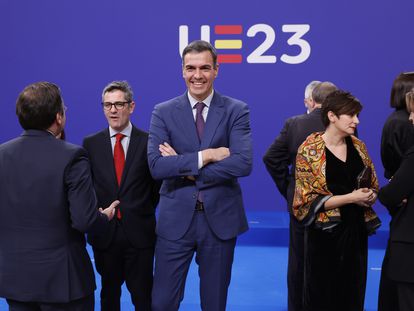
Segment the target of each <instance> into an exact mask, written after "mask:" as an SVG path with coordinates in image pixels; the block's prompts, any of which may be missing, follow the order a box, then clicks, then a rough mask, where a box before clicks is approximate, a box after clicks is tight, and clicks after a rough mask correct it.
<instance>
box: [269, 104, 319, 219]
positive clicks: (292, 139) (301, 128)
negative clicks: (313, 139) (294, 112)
mask: <svg viewBox="0 0 414 311" xmlns="http://www.w3.org/2000/svg"><path fill="white" fill-rule="evenodd" d="M324 130H325V127H324V126H323V123H322V118H321V109H315V110H313V111H312V112H311V113H309V114H302V115H298V116H294V117H291V118H289V119H287V120H286V122H285V125H284V126H283V129H282V130H281V131H280V134H279V136H278V137H276V139H275V141H274V142H273V144H272V145H271V146H270V147H269V149H268V150H267V151H266V153H265V155H264V157H263V162H264V163H265V165H266V168H267V170H268V172H269V174H270V176H272V178H273V181H274V182H275V183H276V186H277V188H278V190H279V192H280V193H281V194H282V195H283V196H284V197H285V199H286V200H287V203H288V209H289V211H290V210H291V207H292V202H293V195H294V192H295V162H296V154H297V152H298V148H299V146H300V145H301V144H302V143H303V142H304V141H305V139H306V137H308V136H309V135H310V134H311V133H314V132H320V131H324ZM289 167H290V170H289Z"/></svg>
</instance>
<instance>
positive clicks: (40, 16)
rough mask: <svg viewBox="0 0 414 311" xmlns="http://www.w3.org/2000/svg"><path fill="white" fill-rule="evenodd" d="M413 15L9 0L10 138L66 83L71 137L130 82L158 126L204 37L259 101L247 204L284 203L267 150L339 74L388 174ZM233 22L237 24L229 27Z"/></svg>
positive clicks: (1, 6) (130, 0)
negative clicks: (389, 133)
mask: <svg viewBox="0 0 414 311" xmlns="http://www.w3.org/2000/svg"><path fill="white" fill-rule="evenodd" d="M413 11H414V3H413V2H412V1H391V0H385V1H382V2H378V1H376V2H368V1H360V0H358V1H357V0H349V1H343V2H338V3H334V2H332V1H320V0H316V1H274V0H273V1H270V0H261V1H223V0H221V1H220V0H210V1H205V2H199V1H188V0H182V1H156V0H154V1H136V0H100V1H87V0H82V1H80V0H72V1H69V0H60V1H56V0H38V1H35V0H0V38H1V41H0V70H1V74H0V87H1V94H2V98H1V99H0V105H1V113H2V115H1V116H2V120H1V122H0V143H2V142H4V141H6V140H9V139H11V138H13V137H15V136H17V135H19V134H20V133H21V128H20V126H19V124H18V122H17V119H16V117H15V112H14V109H15V106H14V105H15V100H16V97H17V95H18V93H19V92H20V91H21V90H22V89H23V88H24V87H25V86H26V85H27V84H30V83H32V82H35V81H39V80H46V81H52V82H55V83H57V84H58V85H60V87H61V89H62V93H63V97H64V100H65V104H66V106H68V107H69V110H68V112H67V115H68V122H67V127H66V133H67V139H68V140H69V141H71V142H74V143H78V144H79V143H81V141H82V138H83V137H84V136H85V135H88V134H90V133H93V132H96V131H98V130H100V129H102V128H103V127H105V126H106V121H105V118H104V116H103V113H102V109H101V106H100V101H101V91H102V89H103V87H104V86H105V85H106V84H107V83H108V82H110V81H112V80H118V79H121V80H128V81H129V82H130V84H131V85H132V87H133V89H134V91H135V100H136V103H137V108H136V110H135V112H134V115H133V117H132V120H133V122H134V123H135V124H136V125H137V126H138V127H140V128H142V129H145V130H147V129H148V126H149V120H150V116H151V111H152V109H153V106H154V105H155V104H157V103H159V102H161V101H164V100H166V99H169V98H171V97H174V96H177V95H179V94H182V93H183V92H184V91H185V84H184V81H183V80H182V78H181V77H182V76H181V58H180V53H179V52H180V42H181V45H183V44H184V43H185V42H186V41H187V40H189V41H192V40H195V39H199V38H200V37H201V36H203V38H209V40H210V42H211V43H213V44H214V45H216V47H217V48H218V52H219V53H220V54H231V55H232V56H230V60H231V61H235V62H236V63H222V65H221V66H220V71H219V76H218V78H217V80H216V84H215V86H216V89H217V90H218V91H219V92H221V93H223V94H226V95H229V96H232V97H236V98H239V99H242V100H244V101H246V102H247V103H248V104H249V106H250V108H251V125H252V130H253V140H254V169H253V173H252V175H251V176H249V177H247V178H244V179H243V180H242V184H243V188H244V197H245V200H246V207H247V209H259V210H261V209H267V210H271V209H272V210H274V209H278V210H283V209H285V202H284V200H283V199H282V197H281V196H280V195H279V194H278V192H277V190H276V187H275V186H274V184H273V182H272V180H271V179H270V177H269V176H268V174H267V172H266V171H265V168H264V166H263V164H262V156H263V154H264V152H265V150H266V149H267V147H268V146H269V145H270V143H271V142H272V141H273V139H274V138H275V136H276V135H277V134H278V133H279V131H280V129H281V127H282V126H283V122H284V120H285V119H286V118H287V117H289V116H291V115H294V114H300V113H303V112H304V110H305V108H304V106H303V92H304V88H305V86H306V84H307V83H308V82H309V81H311V80H323V81H324V80H329V81H332V82H334V83H335V84H336V85H337V86H339V87H340V88H343V89H345V90H349V91H351V92H352V93H353V94H354V95H355V96H357V97H358V98H359V99H360V100H361V102H362V103H363V105H364V109H363V111H362V113H361V116H360V120H361V124H360V127H359V133H360V137H361V138H362V139H363V140H364V141H365V142H366V143H367V146H368V149H369V152H370V154H371V156H372V157H373V160H374V163H375V165H376V168H377V173H378V175H380V176H381V177H382V175H383V170H382V165H381V161H380V157H379V145H380V136H381V129H382V124H383V123H384V121H385V119H386V117H387V115H388V114H389V113H390V112H391V109H390V108H389V103H388V102H389V93H390V88H391V85H392V81H393V79H394V78H395V76H396V75H397V74H399V73H400V72H402V71H409V70H413V67H414V66H413V57H412V55H413V51H414V43H413V39H412V33H413V31H412V29H413V26H412V12H413ZM228 25H233V26H235V27H220V26H228ZM217 26H219V27H217ZM180 29H181V31H180ZM202 29H203V30H202ZM186 30H188V36H187V35H186ZM180 33H181V35H180ZM222 40H224V41H222ZM229 40H230V41H229ZM288 41H289V42H290V44H291V45H290V44H289V43H288ZM226 47H227V48H230V49H226ZM222 57H223V56H222ZM224 57H226V56H224ZM227 57H228V56H227ZM224 60H226V59H225V58H224ZM227 61H229V59H227ZM380 182H381V183H382V184H384V182H385V181H384V179H380ZM377 205H378V204H377ZM378 208H379V209H382V208H381V207H378Z"/></svg>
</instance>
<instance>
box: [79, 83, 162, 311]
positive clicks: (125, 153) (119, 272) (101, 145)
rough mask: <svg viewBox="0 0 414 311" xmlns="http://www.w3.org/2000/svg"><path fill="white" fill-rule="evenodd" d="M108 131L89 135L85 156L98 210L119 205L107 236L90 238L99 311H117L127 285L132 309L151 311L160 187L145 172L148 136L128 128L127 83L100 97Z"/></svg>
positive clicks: (113, 86)
mask: <svg viewBox="0 0 414 311" xmlns="http://www.w3.org/2000/svg"><path fill="white" fill-rule="evenodd" d="M102 108H103V112H104V115H105V117H106V119H107V121H108V125H109V127H108V128H105V129H104V130H102V131H100V132H98V133H96V134H94V135H91V136H88V137H86V138H85V139H84V141H83V146H84V147H85V149H86V150H87V151H88V153H89V157H90V161H91V166H92V173H93V180H94V184H95V190H96V194H97V197H98V201H99V205H100V206H106V202H112V201H113V198H116V199H118V200H119V201H120V202H121V203H120V205H119V206H118V208H117V211H116V217H114V219H113V220H112V221H111V223H110V230H109V233H108V235H107V236H106V237H99V236H95V235H89V236H88V242H89V243H90V244H91V245H92V247H93V252H94V257H95V265H96V270H97V271H98V272H99V274H100V275H101V279H102V289H101V310H102V311H105V310H107V311H117V310H120V297H121V286H122V284H123V283H124V282H125V283H126V286H127V288H128V290H129V292H130V294H131V299H132V303H133V304H134V305H135V309H136V310H140V311H141V310H143V311H150V310H151V288H152V271H153V257H154V244H155V207H156V205H157V203H158V190H159V184H158V183H157V182H155V181H154V180H153V179H152V177H151V174H150V172H149V169H148V162H147V155H146V151H147V139H148V134H147V133H146V132H144V131H141V130H139V129H138V128H136V127H135V126H134V125H132V123H131V121H130V118H131V114H132V113H133V112H134V109H135V102H134V100H133V92H132V89H131V87H130V86H129V84H128V83H127V82H126V81H113V82H111V83H109V84H108V85H107V86H106V87H105V88H104V90H103V92H102Z"/></svg>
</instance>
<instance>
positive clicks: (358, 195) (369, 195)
mask: <svg viewBox="0 0 414 311" xmlns="http://www.w3.org/2000/svg"><path fill="white" fill-rule="evenodd" d="M351 196H352V201H353V202H352V203H355V204H357V205H359V206H363V207H368V206H371V205H373V204H374V203H375V200H376V199H377V194H376V193H375V191H373V190H372V189H369V188H361V189H357V190H354V191H352V193H351Z"/></svg>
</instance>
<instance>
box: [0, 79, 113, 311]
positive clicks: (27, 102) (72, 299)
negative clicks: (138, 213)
mask: <svg viewBox="0 0 414 311" xmlns="http://www.w3.org/2000/svg"><path fill="white" fill-rule="evenodd" d="M65 108H66V107H65V106H64V105H63V100H62V97H61V95H60V90H59V88H58V87H57V86H56V85H55V84H52V83H49V82H38V83H34V84H31V85H29V86H27V87H26V88H25V89H24V90H23V91H22V92H21V93H20V95H19V97H18V99H17V103H16V113H17V116H18V118H19V122H20V124H21V126H22V127H23V129H24V132H23V134H22V135H21V136H20V137H17V138H15V139H13V140H11V141H9V142H6V143H4V144H2V145H0V297H5V298H6V299H7V302H8V304H9V307H10V310H12V311H38V310H48V311H64V310H67V311H93V310H94V290H95V288H96V286H95V275H94V273H93V268H92V264H91V260H90V258H89V256H88V253H87V251H86V249H85V246H86V242H85V235H84V233H85V232H88V233H94V234H103V233H105V231H106V230H107V229H108V219H109V220H110V219H112V217H113V216H114V213H115V206H116V204H117V203H119V202H114V203H113V204H111V206H110V207H109V208H107V209H105V210H103V211H102V209H99V210H100V212H99V211H98V209H97V200H96V196H95V192H94V190H93V184H92V178H91V175H90V166H89V161H88V158H87V155H86V152H85V150H84V149H82V148H81V147H79V146H75V145H72V144H70V143H67V142H65V141H63V140H61V139H56V137H58V136H59V135H60V133H61V132H62V130H63V128H64V126H65V122H66V115H65ZM102 206H103V205H102ZM105 206H106V205H105Z"/></svg>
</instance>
